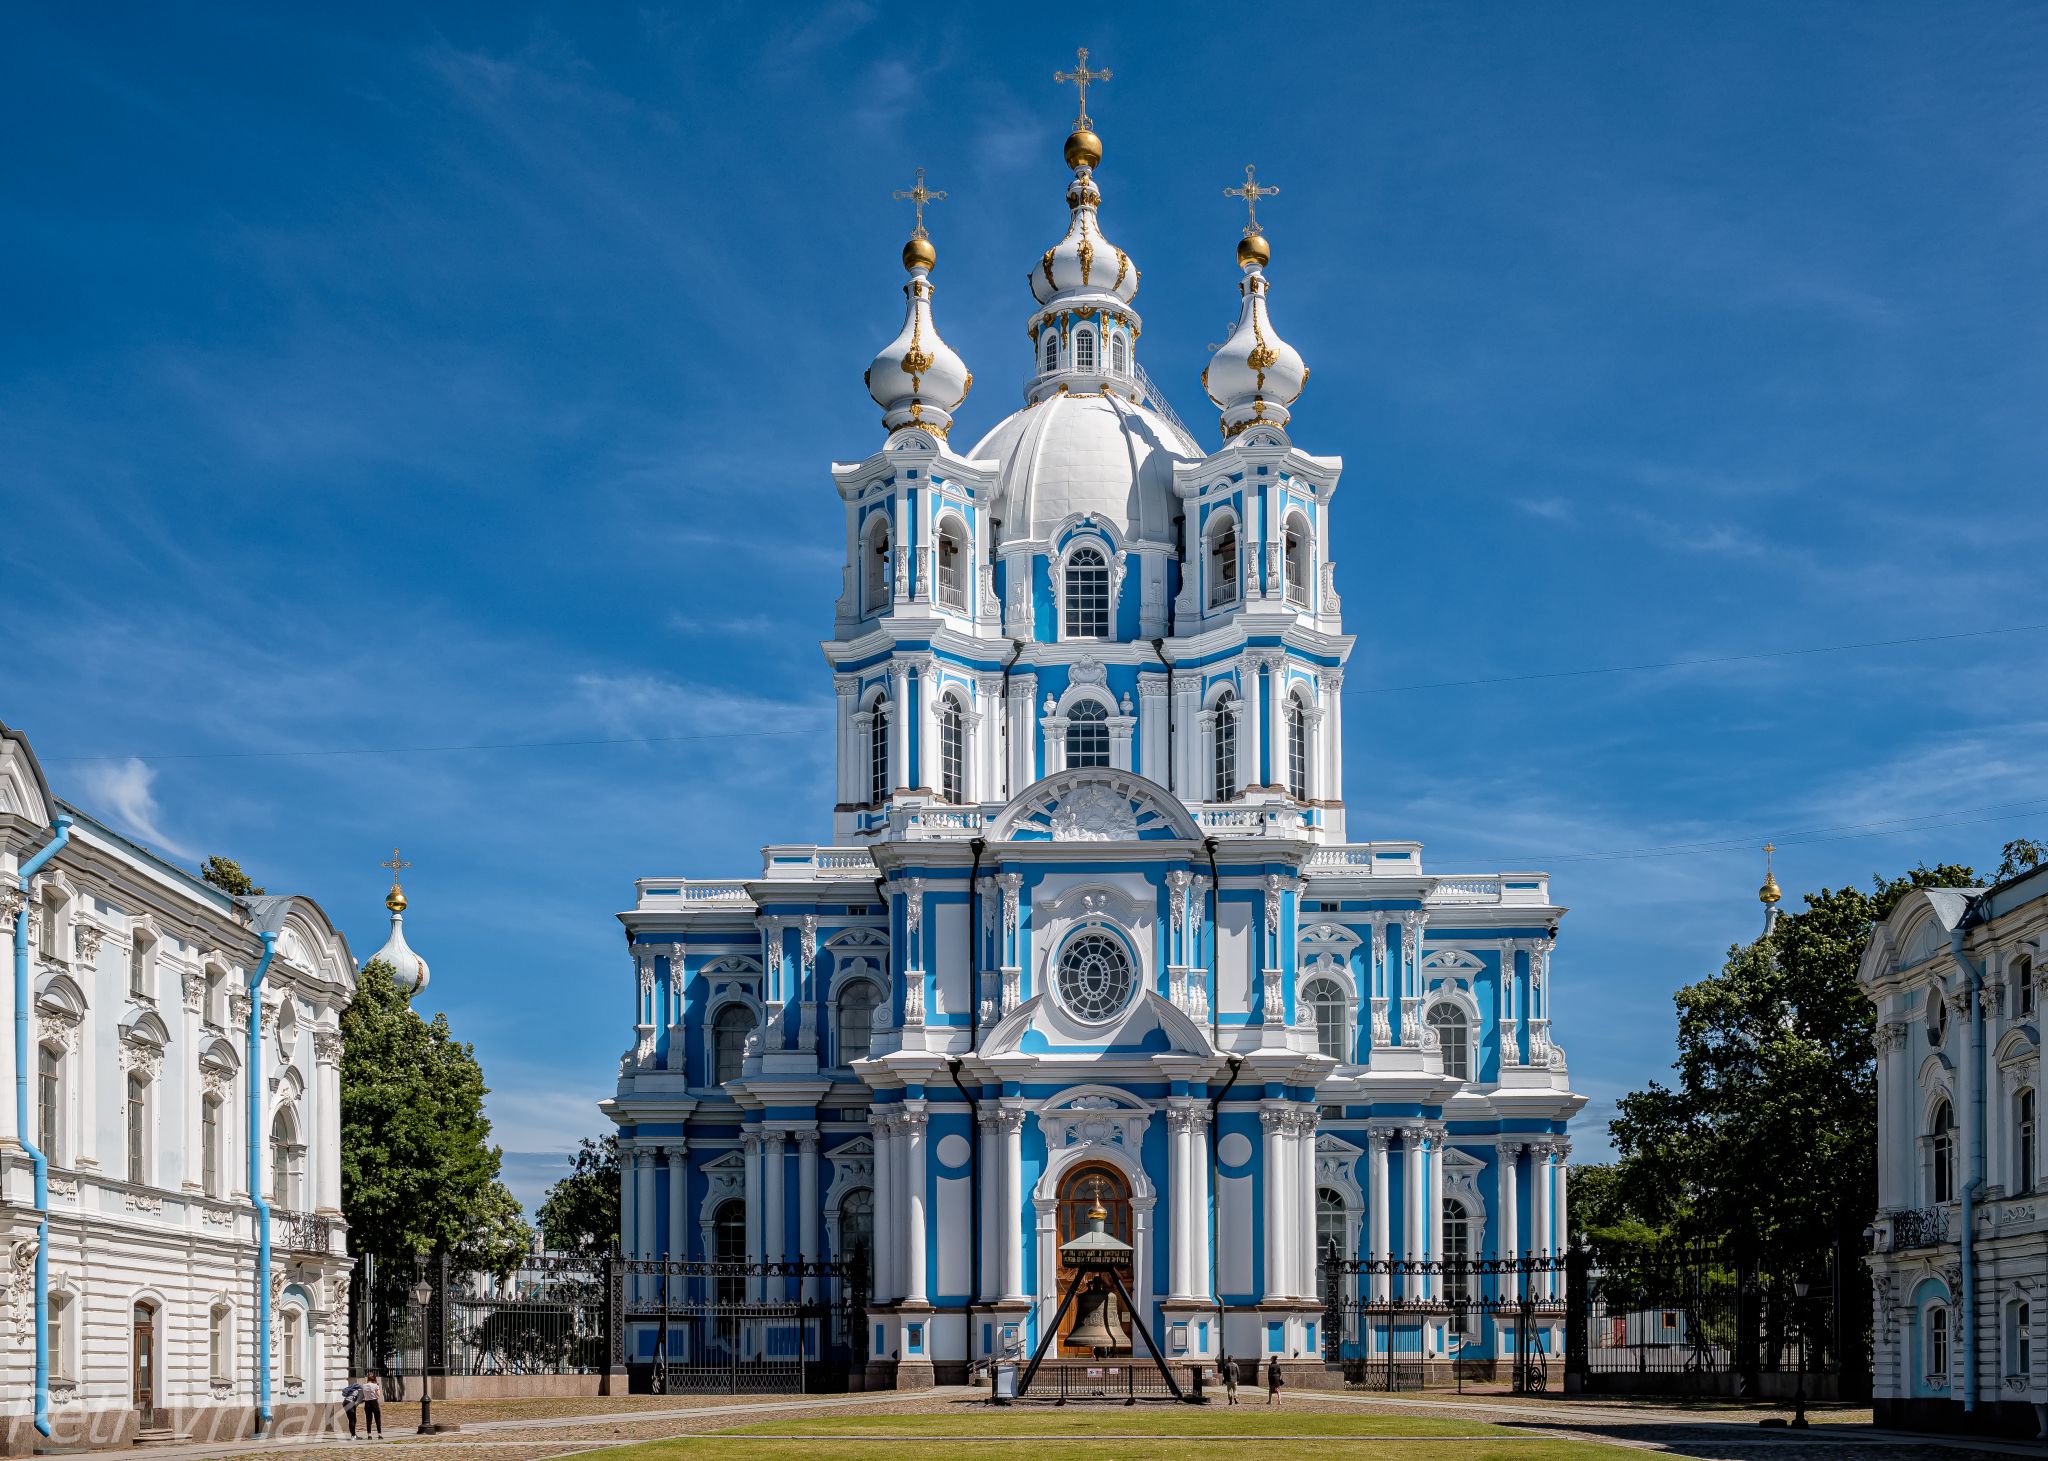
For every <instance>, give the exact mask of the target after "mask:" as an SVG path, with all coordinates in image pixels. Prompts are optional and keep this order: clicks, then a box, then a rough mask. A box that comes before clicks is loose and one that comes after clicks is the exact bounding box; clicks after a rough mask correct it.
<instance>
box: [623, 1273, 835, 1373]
mask: <svg viewBox="0 0 2048 1461" xmlns="http://www.w3.org/2000/svg"><path fill="white" fill-rule="evenodd" d="M620 1277H621V1280H622V1288H623V1289H624V1291H625V1295H626V1299H625V1302H624V1303H623V1304H622V1309H621V1317H622V1319H623V1320H624V1323H623V1325H622V1328H623V1329H624V1330H626V1331H627V1332H629V1333H632V1334H634V1335H636V1336H639V1335H641V1334H642V1333H644V1331H647V1330H649V1329H651V1330H652V1331H653V1340H652V1349H651V1352H649V1357H648V1359H647V1360H646V1361H645V1365H644V1368H645V1374H646V1386H647V1388H648V1389H650V1390H652V1391H653V1392H654V1393H656V1394H683V1393H690V1392H706V1391H712V1392H718V1393H721V1394H802V1393H807V1392H810V1391H816V1390H844V1389H846V1388H847V1384H848V1378H849V1376H850V1375H852V1374H853V1373H855V1372H856V1371H858V1370H859V1369H860V1368H861V1367H862V1366H864V1365H865V1364H866V1362H867V1345H866V1331H867V1325H866V1323H865V1311H866V1308H867V1281H866V1274H865V1273H864V1272H863V1271H862V1270H861V1268H860V1267H859V1266H858V1265H856V1264H839V1263H705V1262H693V1261H675V1262H671V1261H666V1260H659V1259H655V1260H647V1259H631V1260H626V1261H624V1262H623V1263H622V1264H621V1266H620ZM645 1348H646V1345H645V1341H644V1340H643V1341H639V1342H638V1343H636V1354H637V1353H638V1352H639V1351H641V1350H645ZM628 1369H629V1372H630V1373H632V1375H633V1377H634V1381H635V1386H636V1388H638V1383H639V1378H640V1373H641V1370H642V1364H641V1362H639V1361H638V1360H637V1359H636V1360H635V1361H634V1362H632V1363H630V1364H629V1365H628Z"/></svg>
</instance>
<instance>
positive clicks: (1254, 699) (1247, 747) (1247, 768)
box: [1237, 654, 1265, 791]
mask: <svg viewBox="0 0 2048 1461" xmlns="http://www.w3.org/2000/svg"><path fill="white" fill-rule="evenodd" d="M1242 663H1243V674H1244V695H1243V697H1242V698H1241V699H1240V700H1239V702H1238V703H1239V704H1240V705H1241V706H1242V707H1243V709H1242V710H1241V711H1240V713H1239V714H1238V717H1237V756H1238V763H1239V764H1238V772H1237V785H1238V789H1239V790H1240V791H1242V790H1243V789H1244V788H1245V787H1248V786H1256V785H1258V782H1259V771H1260V766H1259V762H1260V759H1261V756H1260V747H1261V745H1262V744H1263V742H1264V740H1265V737H1264V736H1262V735H1261V734H1260V733H1259V722H1260V721H1261V720H1262V719H1264V717H1263V716H1261V715H1260V714H1259V657H1258V656H1257V655H1253V654H1247V655H1246V656H1245V657H1244V660H1243V662H1242Z"/></svg>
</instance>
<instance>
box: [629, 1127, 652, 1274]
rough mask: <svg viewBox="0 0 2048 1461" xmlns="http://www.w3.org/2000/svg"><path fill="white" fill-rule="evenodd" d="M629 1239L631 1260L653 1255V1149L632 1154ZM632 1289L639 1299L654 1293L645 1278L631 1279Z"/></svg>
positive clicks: (647, 1257)
mask: <svg viewBox="0 0 2048 1461" xmlns="http://www.w3.org/2000/svg"><path fill="white" fill-rule="evenodd" d="M633 1208H634V1212H633V1237H634V1249H635V1251H634V1254H633V1256H634V1257H635V1258H639V1259H642V1260H645V1259H649V1258H652V1257H653V1256H654V1245H655V1240H656V1236H657V1229H656V1228H655V1225H654V1149H653V1148H652V1147H643V1148H642V1149H641V1150H639V1151H637V1152H635V1153H634V1154H633ZM634 1286H635V1287H636V1288H637V1289H638V1290H639V1292H640V1295H641V1297H642V1298H643V1299H645V1298H648V1297H650V1296H651V1295H652V1294H653V1292H654V1290H653V1287H652V1283H651V1281H650V1280H649V1279H647V1278H645V1277H641V1278H638V1279H636V1280H634Z"/></svg>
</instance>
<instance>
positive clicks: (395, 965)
mask: <svg viewBox="0 0 2048 1461" xmlns="http://www.w3.org/2000/svg"><path fill="white" fill-rule="evenodd" d="M384 906H385V907H386V908H389V909H390V910H391V937H389V938H387V939H385V940H384V947H383V948H381V949H379V950H377V952H376V953H374V954H372V955H370V958H369V961H368V962H371V963H375V962H376V961H377V960H378V959H382V960H383V961H384V962H385V963H387V964H389V965H390V966H391V979H392V982H393V983H394V984H396V985H397V986H398V992H399V993H401V994H403V995H404V996H405V997H406V998H407V999H411V998H412V997H413V996H414V995H415V994H418V993H419V992H420V991H421V990H422V989H425V988H426V987H427V978H428V974H427V961H426V960H425V959H422V958H421V957H420V956H419V955H418V954H415V953H414V952H413V951H412V949H411V947H410V946H409V945H407V943H406V941H405V889H403V888H401V887H399V886H398V880H397V879H396V878H393V879H392V881H391V891H390V892H389V893H387V894H386V895H385V897H384Z"/></svg>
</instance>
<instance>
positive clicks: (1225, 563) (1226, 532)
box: [1209, 517, 1237, 609]
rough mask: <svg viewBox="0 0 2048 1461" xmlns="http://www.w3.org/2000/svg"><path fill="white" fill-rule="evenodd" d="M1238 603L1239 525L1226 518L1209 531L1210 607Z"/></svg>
mask: <svg viewBox="0 0 2048 1461" xmlns="http://www.w3.org/2000/svg"><path fill="white" fill-rule="evenodd" d="M1236 602H1237V523H1236V522H1235V521H1234V520H1232V519H1231V518H1228V517H1224V518H1222V519H1221V520H1219V521H1218V523H1217V524H1216V526H1215V527H1213V528H1211V529H1210V530H1209V607H1210V608H1212V609H1214V608H1219V607H1221V606H1222V605H1224V604H1234V603H1236Z"/></svg>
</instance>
